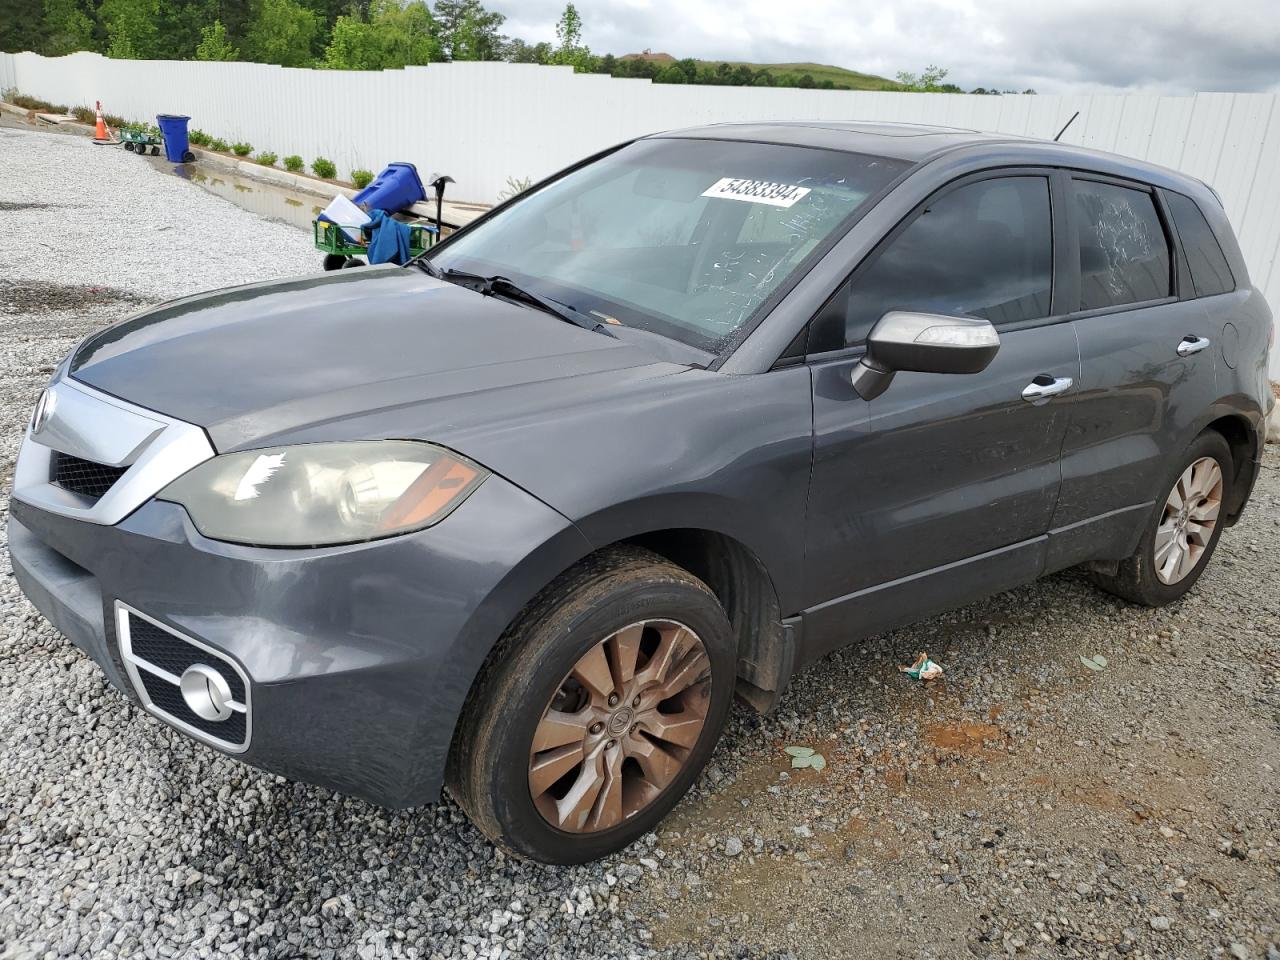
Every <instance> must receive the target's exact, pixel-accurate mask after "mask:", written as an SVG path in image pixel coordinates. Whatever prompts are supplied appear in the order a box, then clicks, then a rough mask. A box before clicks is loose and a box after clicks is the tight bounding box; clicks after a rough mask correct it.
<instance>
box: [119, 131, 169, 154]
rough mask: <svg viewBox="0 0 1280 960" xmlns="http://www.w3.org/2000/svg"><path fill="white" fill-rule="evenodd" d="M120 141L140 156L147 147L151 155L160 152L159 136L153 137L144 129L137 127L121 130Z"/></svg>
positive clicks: (127, 148)
mask: <svg viewBox="0 0 1280 960" xmlns="http://www.w3.org/2000/svg"><path fill="white" fill-rule="evenodd" d="M120 142H121V143H123V144H124V148H125V149H126V150H128V151H129V152H130V153H136V154H137V155H138V156H140V157H141V156H143V155H144V154H145V153H146V152H147V148H148V147H149V148H150V149H151V154H152V156H159V154H160V138H159V137H153V136H152V135H151V134H149V133H147V131H145V130H140V129H137V128H133V129H125V130H121V131H120Z"/></svg>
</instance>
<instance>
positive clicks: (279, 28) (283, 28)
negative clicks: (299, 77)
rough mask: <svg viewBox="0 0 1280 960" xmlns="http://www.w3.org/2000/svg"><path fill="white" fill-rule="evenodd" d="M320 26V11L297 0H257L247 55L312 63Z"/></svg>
mask: <svg viewBox="0 0 1280 960" xmlns="http://www.w3.org/2000/svg"><path fill="white" fill-rule="evenodd" d="M106 2H111V0H106ZM320 27H321V20H320V17H319V15H318V14H316V13H315V12H314V11H312V10H308V9H307V8H306V7H304V6H302V5H301V4H299V3H298V2H297V0H254V4H253V16H252V18H251V19H250V20H249V23H248V26H247V27H246V28H245V35H244V39H243V41H241V43H242V49H243V50H244V54H245V56H246V58H247V59H249V60H254V61H256V62H258V63H278V64H280V65H281V66H282V67H305V66H308V65H309V64H310V63H311V60H312V53H311V47H312V44H313V43H314V42H315V40H316V38H317V37H318V36H319V34H320Z"/></svg>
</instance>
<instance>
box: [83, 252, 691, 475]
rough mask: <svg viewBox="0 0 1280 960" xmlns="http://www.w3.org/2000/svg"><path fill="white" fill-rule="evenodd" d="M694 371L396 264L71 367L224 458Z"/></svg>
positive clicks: (99, 337)
mask: <svg viewBox="0 0 1280 960" xmlns="http://www.w3.org/2000/svg"><path fill="white" fill-rule="evenodd" d="M684 369H687V366H686V365H683V364H678V363H672V362H664V361H663V360H661V359H660V358H659V357H658V356H657V355H656V354H655V353H654V352H653V351H651V350H648V349H644V348H642V347H640V346H636V345H635V344H633V343H628V342H626V341H624V340H619V339H614V338H612V337H608V336H604V335H602V334H601V333H598V332H594V331H591V330H585V329H583V328H581V327H578V326H575V325H573V324H570V323H566V322H564V321H563V320H561V319H559V318H557V317H553V316H551V315H549V314H546V313H543V312H541V311H538V310H534V309H531V308H528V307H525V306H520V305H516V304H513V303H509V302H506V301H503V300H499V299H496V298H494V297H490V296H483V295H481V294H479V293H476V292H475V291H473V290H469V289H466V288H463V287H459V286H457V285H456V284H452V283H445V282H443V281H439V280H435V279H433V278H431V277H430V276H428V275H427V274H426V273H424V272H422V271H419V270H416V269H407V270H406V269H401V268H396V267H389V268H366V269H362V270H343V271H338V272H335V273H330V274H325V275H320V276H316V277H306V278H301V279H297V280H285V281H272V282H268V283H260V284H251V285H248V286H243V287H233V288H230V289H226V290H218V291H214V292H211V293H205V294H200V295H197V296H193V297H188V298H186V299H183V300H177V301H174V302H172V303H167V304H164V305H162V306H160V307H157V308H155V309H153V310H149V311H146V312H143V313H141V314H138V315H137V316H134V317H131V318H129V319H128V320H125V321H123V322H122V323H119V324H116V325H115V326H112V327H109V328H107V329H106V330H103V331H101V332H100V333H98V334H95V335H93V336H91V337H90V338H88V339H87V340H85V341H84V343H82V344H81V345H80V347H79V348H78V349H77V350H76V352H75V354H74V355H73V356H72V358H71V363H70V365H69V368H68V372H69V374H70V375H71V376H72V377H73V378H74V379H76V380H79V381H81V382H83V383H86V384H88V385H89V386H91V387H95V388H97V389H99V390H102V391H104V392H105V393H108V394H111V395H113V396H116V397H119V398H121V399H124V400H127V401H129V402H131V403H135V404H138V405H139V406H142V407H146V408H148V409H151V410H155V411H157V412H159V413H163V414H167V415H168V416H171V417H176V418H178V419H181V420H185V421H187V422H188V423H193V424H196V425H198V426H201V427H204V428H205V429H206V430H207V431H208V433H209V435H210V438H211V439H212V440H213V443H214V446H215V447H216V448H217V449H218V450H219V451H225V450H230V449H236V448H246V447H251V446H254V445H255V444H257V445H263V444H265V443H269V442H271V439H272V438H273V437H278V436H281V435H284V434H289V433H292V432H296V431H298V430H300V429H303V428H315V427H318V426H322V425H323V424H325V423H333V422H335V421H341V420H345V419H347V418H351V417H354V416H356V415H368V414H376V413H377V412H378V411H380V410H391V409H395V410H398V411H399V414H400V415H398V416H395V417H393V418H391V419H393V420H395V422H396V423H397V425H398V426H400V427H403V426H404V425H405V423H404V421H405V417H404V412H405V408H412V409H413V411H414V415H413V418H412V419H413V421H414V426H415V428H416V433H417V434H418V435H419V436H421V437H422V438H423V439H429V438H430V439H437V440H443V439H445V438H447V434H448V432H449V423H448V420H449V418H450V411H453V410H456V409H457V407H458V404H459V401H461V400H465V398H467V397H473V398H474V402H473V403H468V404H466V405H467V407H468V408H470V413H471V414H472V415H476V414H480V415H482V416H493V417H501V416H503V414H504V411H505V412H508V413H509V412H510V411H511V410H513V409H515V408H518V406H519V404H520V402H521V400H520V392H521V390H522V389H530V388H533V387H537V388H538V391H539V393H540V394H541V395H545V393H546V391H547V387H548V386H552V385H553V384H552V383H551V382H552V381H557V380H567V379H570V378H572V380H573V385H572V387H570V388H568V389H566V390H565V391H564V392H565V395H566V401H567V402H580V401H583V400H585V399H588V397H589V395H590V393H591V392H592V391H595V390H601V391H603V390H608V389H610V387H612V388H613V389H616V388H617V387H618V384H619V381H620V380H633V379H636V378H639V379H647V378H651V377H655V376H664V375H667V374H670V373H676V372H679V371H681V370H684ZM481 394H483V395H484V397H483V398H481V397H479V396H477V395H481ZM432 401H439V402H438V403H433V402H432ZM433 408H434V409H435V411H436V413H435V414H433V412H432V411H433ZM378 419H379V418H378V417H376V416H374V417H372V418H371V417H369V416H361V417H360V420H361V422H363V423H366V424H369V423H371V422H372V423H376V422H377V421H378ZM400 435H402V436H403V435H404V434H403V433H401V434H400Z"/></svg>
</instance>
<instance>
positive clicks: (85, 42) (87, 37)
mask: <svg viewBox="0 0 1280 960" xmlns="http://www.w3.org/2000/svg"><path fill="white" fill-rule="evenodd" d="M44 26H45V40H44V44H43V47H42V51H41V52H43V53H44V54H45V55H46V56H50V57H60V56H62V55H63V54H67V53H75V52H76V51H77V50H92V49H94V45H93V20H91V19H90V18H89V15H88V14H86V13H85V12H84V10H83V9H82V8H81V6H80V4H79V3H78V2H77V0H44Z"/></svg>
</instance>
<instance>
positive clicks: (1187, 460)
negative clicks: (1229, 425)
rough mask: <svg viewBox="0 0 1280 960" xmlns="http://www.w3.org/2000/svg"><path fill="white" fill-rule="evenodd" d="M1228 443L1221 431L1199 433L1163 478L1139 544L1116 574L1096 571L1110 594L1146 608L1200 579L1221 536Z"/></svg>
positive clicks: (1177, 596)
mask: <svg viewBox="0 0 1280 960" xmlns="http://www.w3.org/2000/svg"><path fill="white" fill-rule="evenodd" d="M1231 476H1233V473H1232V459H1231V448H1230V447H1229V446H1227V441H1226V440H1224V439H1223V438H1222V435H1221V434H1219V433H1216V432H1213V431H1209V432H1207V433H1202V434H1201V435H1200V436H1199V437H1197V438H1196V441H1195V442H1194V443H1193V444H1191V446H1190V448H1188V449H1187V451H1186V452H1185V453H1184V454H1183V455H1182V457H1181V458H1179V460H1178V464H1177V467H1176V468H1175V470H1174V471H1173V472H1172V474H1171V475H1170V476H1169V478H1168V479H1167V481H1166V483H1165V487H1164V492H1163V495H1162V496H1161V498H1160V499H1159V500H1158V501H1157V503H1156V507H1155V510H1154V511H1153V513H1152V516H1151V519H1150V520H1149V521H1148V523H1147V529H1146V532H1145V533H1144V534H1143V536H1142V540H1141V541H1140V542H1139V543H1138V549H1137V550H1135V551H1134V552H1133V554H1131V555H1130V556H1128V557H1126V558H1125V559H1124V560H1121V561H1120V562H1119V564H1118V565H1117V567H1116V572H1115V573H1114V574H1104V573H1098V572H1095V573H1094V574H1093V580H1094V582H1095V583H1097V584H1098V586H1100V587H1102V588H1103V589H1104V590H1106V591H1108V592H1109V593H1114V594H1116V595H1117V596H1120V597H1123V598H1124V599H1126V600H1131V601H1133V602H1134V603H1141V604H1144V605H1145V606H1149V607H1158V606H1163V605H1164V604H1166V603H1173V602H1174V601H1175V600H1178V599H1180V598H1181V597H1182V596H1183V595H1184V594H1185V593H1186V592H1187V591H1188V590H1190V589H1191V587H1192V585H1193V584H1195V582H1196V581H1197V580H1198V579H1200V574H1202V573H1203V572H1204V568H1205V566H1207V565H1208V563H1209V558H1210V557H1211V556H1213V551H1214V548H1215V547H1216V546H1217V545H1218V537H1220V536H1221V535H1222V526H1223V521H1224V520H1225V519H1226V517H1225V516H1224V515H1223V513H1222V508H1223V497H1224V495H1225V493H1226V489H1227V481H1226V478H1228V477H1231Z"/></svg>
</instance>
